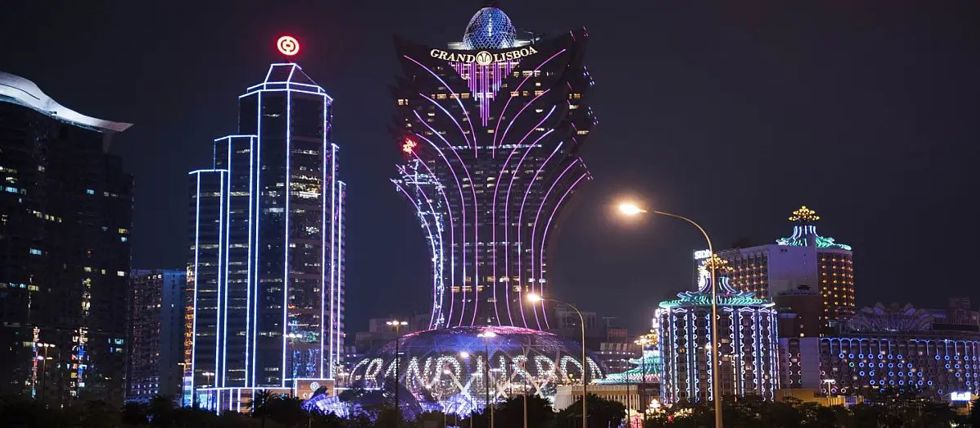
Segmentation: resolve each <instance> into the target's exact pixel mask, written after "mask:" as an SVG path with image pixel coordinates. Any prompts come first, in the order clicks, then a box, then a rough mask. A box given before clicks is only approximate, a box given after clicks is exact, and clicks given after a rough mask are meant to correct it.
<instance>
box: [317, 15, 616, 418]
mask: <svg viewBox="0 0 980 428" xmlns="http://www.w3.org/2000/svg"><path fill="white" fill-rule="evenodd" d="M587 39H588V33H587V32H586V31H585V30H584V29H577V30H572V31H569V32H567V33H562V34H561V35H558V36H555V37H550V38H544V37H538V36H532V35H522V33H519V32H518V31H517V30H516V29H515V28H514V26H513V24H512V23H511V20H510V18H509V17H508V16H507V15H506V14H505V13H504V12H503V11H501V10H500V9H498V8H495V7H484V8H482V9H480V10H478V11H477V12H476V14H474V15H473V17H472V18H471V19H470V21H469V23H468V25H467V26H466V29H465V31H464V32H463V37H462V40H461V41H459V42H454V43H450V44H449V45H448V46H438V47H432V46H422V45H418V44H414V43H411V42H408V41H405V40H400V39H399V40H396V49H397V51H398V57H399V60H400V62H401V65H402V75H401V76H400V77H399V78H398V80H397V83H396V85H395V88H394V89H393V95H394V98H395V100H394V101H395V103H394V104H395V107H396V119H395V126H394V132H395V135H396V138H397V142H398V146H399V147H400V149H401V150H402V153H403V154H404V161H403V162H402V163H400V164H399V165H398V167H397V172H398V177H397V178H396V179H394V180H392V181H393V182H394V185H395V189H396V190H397V192H399V193H400V194H401V195H403V196H404V197H405V198H406V199H408V201H409V204H410V206H411V207H412V208H413V209H414V210H415V213H416V215H417V217H418V219H419V223H420V225H421V227H422V230H423V231H424V233H425V234H426V236H427V237H428V242H427V248H426V249H425V250H424V251H426V252H427V253H428V255H429V256H430V260H431V263H432V280H431V283H429V284H424V285H420V286H421V287H431V290H432V311H431V315H430V316H429V327H430V329H429V330H427V331H422V332H415V333H410V334H406V335H404V336H402V337H400V338H398V339H396V340H395V341H394V342H393V343H389V344H387V345H385V346H384V347H382V349H381V350H380V351H379V352H378V353H377V354H376V356H374V357H373V358H372V357H368V358H365V359H362V360H361V361H359V362H358V363H357V364H354V365H353V366H352V367H351V372H350V376H349V377H348V379H349V381H350V383H351V384H354V385H360V386H363V387H365V388H387V387H388V386H389V385H390V383H389V382H388V380H389V379H392V378H394V379H396V380H397V381H398V382H399V383H400V385H401V387H403V388H404V389H405V390H407V391H408V392H410V393H411V394H412V397H413V399H414V402H416V403H418V405H419V406H420V408H422V409H431V408H441V409H443V410H444V411H447V412H454V413H461V414H462V413H468V412H470V411H472V410H474V409H477V408H482V407H484V406H486V405H488V404H490V403H491V402H495V401H497V400H499V399H501V398H505V397H507V396H509V395H510V394H519V393H521V392H520V391H528V390H533V391H536V393H537V394H538V395H540V396H541V397H544V398H546V399H551V400H553V399H554V393H555V390H556V386H557V385H560V384H569V383H581V382H582V380H583V379H585V377H586V376H588V378H589V379H596V378H600V377H602V376H603V374H602V373H603V369H602V367H601V365H600V364H597V363H596V362H595V361H594V360H592V359H591V358H584V359H586V361H582V360H583V356H582V354H581V353H579V352H578V348H579V346H577V345H576V344H575V343H573V342H571V341H568V340H564V339H563V338H561V337H558V336H556V335H554V334H552V333H548V332H544V331H541V330H542V329H548V328H549V326H551V325H552V324H557V323H555V321H554V320H549V314H551V313H552V311H551V310H552V307H551V306H549V307H548V308H545V307H544V305H541V304H528V303H527V301H526V299H525V298H524V297H525V296H526V295H527V294H528V293H530V292H536V293H543V294H545V295H546V296H549V297H550V296H551V294H552V293H551V292H550V290H549V291H548V292H545V291H546V290H547V286H548V284H547V277H548V258H547V256H546V252H547V250H548V244H549V242H550V239H552V238H553V237H554V229H555V227H556V224H557V220H558V218H559V215H560V213H561V211H562V208H563V207H564V206H565V205H566V203H567V202H568V200H569V199H570V197H571V195H572V193H574V191H575V189H577V188H578V186H579V185H580V184H582V183H583V182H585V181H588V180H589V179H590V178H591V176H590V175H589V171H588V169H587V168H586V167H585V163H584V162H583V161H582V159H581V158H580V157H579V155H578V151H579V150H580V149H581V147H582V144H584V141H585V139H586V138H587V137H588V135H589V132H590V131H591V130H592V128H593V126H594V125H595V124H596V122H595V118H594V117H593V115H592V111H591V109H590V108H589V107H588V105H587V104H586V103H585V101H586V92H587V90H588V88H589V87H590V86H591V84H592V81H591V78H590V77H589V74H588V72H587V71H586V69H585V66H584V65H583V64H582V62H583V56H584V50H585V49H584V48H585V42H586V40H587ZM420 250H422V249H420ZM422 289H423V288H420V289H419V290H420V291H421V290H422ZM549 305H550V304H549ZM530 361H533V362H534V364H531V363H529V362H530ZM491 366H497V367H491ZM513 367H520V371H514V370H511V369H510V368H513ZM430 370H431V371H430ZM515 370H516V369H515ZM508 373H510V374H508ZM434 383H438V387H433V384H434ZM324 405H326V403H325V404H324ZM436 406H438V407H436ZM323 410H324V411H329V409H327V408H323ZM403 410H405V411H406V412H411V410H409V409H407V408H403Z"/></svg>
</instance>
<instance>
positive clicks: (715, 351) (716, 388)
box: [617, 201, 723, 428]
mask: <svg viewBox="0 0 980 428" xmlns="http://www.w3.org/2000/svg"><path fill="white" fill-rule="evenodd" d="M617 209H618V210H619V213H620V214H622V215H623V216H626V217H636V216H639V215H642V214H646V213H647V212H650V213H653V214H657V215H662V216H665V217H671V218H675V219H678V220H683V221H685V222H687V223H688V224H690V225H691V226H694V227H695V228H696V229H697V230H698V231H699V232H701V235H702V236H704V240H705V242H707V243H708V253H709V254H710V255H711V257H710V258H709V259H708V262H707V263H705V264H706V265H707V268H708V272H709V281H711V350H712V355H711V387H712V390H711V393H712V395H713V398H714V407H715V427H716V428H721V427H722V426H723V425H722V417H721V384H720V383H719V375H720V373H719V372H718V358H719V357H720V355H721V349H720V348H719V347H718V333H717V332H718V284H716V283H715V269H716V268H717V267H718V265H719V263H718V261H720V260H718V256H716V255H715V247H714V246H713V245H712V244H711V237H709V236H708V232H706V231H705V230H704V228H703V227H701V225H700V224H698V223H697V222H695V221H694V220H691V219H689V218H687V217H684V216H682V215H677V214H673V213H669V212H665V211H659V210H649V211H647V210H646V209H644V208H643V207H641V206H639V205H638V204H637V203H636V202H631V201H623V202H620V203H619V205H617Z"/></svg>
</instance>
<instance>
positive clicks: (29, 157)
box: [0, 72, 133, 405]
mask: <svg viewBox="0 0 980 428" xmlns="http://www.w3.org/2000/svg"><path fill="white" fill-rule="evenodd" d="M130 126H131V125H130V124H128V123H118V122H110V121H106V120H101V119H96V118H93V117H89V116H85V115H83V114H81V113H78V112H76V111H73V110H71V109H69V108H67V107H64V106H62V105H60V104H58V102H56V101H55V100H53V99H51V98H50V97H49V96H48V95H46V94H45V93H44V92H43V91H41V89H40V88H38V86H37V85H35V84H34V83H33V82H31V81H29V80H27V79H24V78H22V77H18V76H15V75H12V74H7V73H2V72H0V183H2V184H0V319H2V320H3V323H2V325H0V367H3V369H2V370H0V393H3V394H17V395H25V396H30V397H34V398H35V399H38V400H41V401H45V402H47V403H50V404H52V405H69V404H71V402H72V401H74V400H87V399H98V400H105V401H108V402H112V403H118V402H121V401H122V398H123V387H124V384H123V379H124V371H123V367H124V366H125V364H124V363H125V347H126V344H125V337H126V329H125V323H124V320H125V313H126V308H125V305H126V284H127V279H128V278H127V277H128V275H129V263H130V252H129V234H130V228H131V227H132V218H131V216H132V209H133V196H132V188H133V178H132V176H130V175H129V174H128V173H126V172H125V171H123V169H122V163H121V161H120V159H119V158H118V157H116V156H114V155H110V154H108V153H107V152H106V150H107V149H108V147H109V143H110V142H111V141H112V139H113V137H114V136H115V134H117V133H119V132H122V131H125V130H126V129H127V128H129V127H130Z"/></svg>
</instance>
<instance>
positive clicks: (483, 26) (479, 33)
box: [462, 7, 517, 50]
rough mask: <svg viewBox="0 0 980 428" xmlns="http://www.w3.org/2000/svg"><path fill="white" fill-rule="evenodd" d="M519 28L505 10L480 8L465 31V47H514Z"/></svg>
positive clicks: (476, 48)
mask: <svg viewBox="0 0 980 428" xmlns="http://www.w3.org/2000/svg"><path fill="white" fill-rule="evenodd" d="M516 35H517V30H516V29H514V24H512V23H511V22H510V17H509V16H507V14H506V13H504V11H502V10H500V9H497V8H495V7H485V8H483V9H480V10H478V11H477V12H476V14H474V15H473V18H470V23H469V24H468V25H467V26H466V32H465V33H463V43H462V45H463V48H464V49H472V50H478V49H503V48H510V47H514V45H515V37H516Z"/></svg>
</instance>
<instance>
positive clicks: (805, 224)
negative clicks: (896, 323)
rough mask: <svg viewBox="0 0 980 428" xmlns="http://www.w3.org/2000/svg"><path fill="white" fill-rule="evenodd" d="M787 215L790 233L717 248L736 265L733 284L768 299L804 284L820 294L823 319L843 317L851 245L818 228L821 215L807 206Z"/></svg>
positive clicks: (850, 300) (850, 284) (850, 294)
mask: <svg viewBox="0 0 980 428" xmlns="http://www.w3.org/2000/svg"><path fill="white" fill-rule="evenodd" d="M789 220H790V222H792V223H794V224H793V234H792V235H790V236H789V237H786V238H780V239H777V240H776V243H775V244H768V245H759V246H753V247H748V248H734V249H730V250H722V251H719V252H718V255H719V256H720V257H721V258H723V259H725V260H726V261H728V262H729V264H730V265H731V266H732V268H733V269H734V271H732V272H731V274H730V277H731V283H732V286H734V287H735V288H737V289H739V290H744V291H751V292H753V293H755V294H756V295H757V296H759V297H762V298H768V299H776V298H777V297H778V296H779V294H781V293H788V294H795V293H797V292H798V290H799V287H800V286H808V287H809V288H810V289H812V290H815V291H816V292H818V293H819V294H820V296H821V297H822V302H823V306H822V308H821V314H820V323H821V324H823V325H826V324H828V323H832V322H840V321H843V320H846V319H847V318H848V317H850V316H851V315H853V314H854V255H853V252H852V251H851V247H850V246H849V245H845V244H841V243H838V242H836V241H834V238H829V237H824V236H820V235H819V234H817V226H816V222H817V221H818V220H820V216H818V215H817V213H816V212H814V211H813V210H811V209H809V208H807V207H805V206H804V207H801V208H800V209H798V210H796V211H793V213H792V215H790V217H789ZM699 253H702V252H699ZM696 257H697V255H696Z"/></svg>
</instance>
